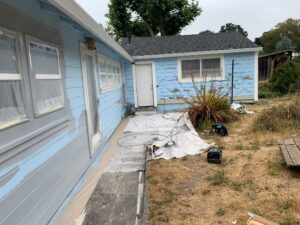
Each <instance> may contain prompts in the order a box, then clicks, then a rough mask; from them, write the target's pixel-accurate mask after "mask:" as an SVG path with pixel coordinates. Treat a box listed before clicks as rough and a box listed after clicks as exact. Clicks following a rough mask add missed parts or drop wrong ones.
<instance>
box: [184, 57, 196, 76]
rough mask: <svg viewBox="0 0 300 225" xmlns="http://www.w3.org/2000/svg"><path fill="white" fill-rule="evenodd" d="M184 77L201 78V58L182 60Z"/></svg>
mask: <svg viewBox="0 0 300 225" xmlns="http://www.w3.org/2000/svg"><path fill="white" fill-rule="evenodd" d="M181 69H182V78H191V77H192V76H193V77H194V78H199V76H200V60H199V59H194V60H182V61H181Z"/></svg>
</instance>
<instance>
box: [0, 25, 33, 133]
mask: <svg viewBox="0 0 300 225" xmlns="http://www.w3.org/2000/svg"><path fill="white" fill-rule="evenodd" d="M19 63H20V62H19V56H18V41H17V36H16V35H15V34H13V33H10V32H7V31H4V30H1V29H0V130H1V129H4V128H7V127H9V126H12V125H15V124H17V123H20V122H22V121H24V120H26V119H27V114H26V110H25V104H24V102H25V100H24V94H23V83H22V75H21V73H20V67H19Z"/></svg>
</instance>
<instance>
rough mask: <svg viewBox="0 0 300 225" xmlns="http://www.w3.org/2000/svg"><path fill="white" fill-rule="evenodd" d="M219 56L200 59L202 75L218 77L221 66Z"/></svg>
mask: <svg viewBox="0 0 300 225" xmlns="http://www.w3.org/2000/svg"><path fill="white" fill-rule="evenodd" d="M220 64H221V63H220V58H217V59H202V72H201V75H202V76H203V77H220V76H221V66H220Z"/></svg>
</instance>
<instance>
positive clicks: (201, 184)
mask: <svg viewBox="0 0 300 225" xmlns="http://www.w3.org/2000/svg"><path fill="white" fill-rule="evenodd" d="M290 100H291V97H284V98H277V99H271V100H262V101H259V102H258V103H257V104H253V105H250V104H249V105H246V107H247V109H249V110H254V111H255V112H256V113H255V115H241V119H240V120H239V121H236V122H233V123H231V124H228V125H227V128H228V130H229V136H228V137H225V138H221V137H217V136H213V137H209V138H210V139H212V140H213V141H214V142H215V143H216V145H218V146H220V147H222V148H223V162H222V164H220V165H216V164H208V163H207V161H206V154H205V153H204V154H202V155H197V156H188V157H184V158H182V159H174V160H169V161H166V160H156V161H152V162H150V163H149V164H148V171H147V178H146V182H147V192H148V204H149V224H150V225H158V224H172V225H198V224H199V225H215V224H235V222H236V224H241V225H245V224H246V223H247V219H248V216H247V212H248V211H251V212H254V213H256V214H258V215H261V216H263V217H265V218H267V219H270V220H272V221H274V222H276V223H279V224H281V225H299V224H300V192H299V191H300V171H297V170H291V169H288V168H286V166H285V163H284V161H283V157H282V155H281V152H280V150H279V147H278V145H277V141H278V140H279V139H281V138H289V137H291V136H292V137H296V136H298V137H300V132H299V131H296V130H293V129H290V128H287V129H283V130H281V131H280V132H277V133H271V132H252V131H250V130H251V127H252V124H253V121H254V120H255V117H256V116H257V115H259V113H260V112H261V111H262V110H263V109H266V108H268V107H270V106H271V105H276V104H282V103H284V104H285V103H288V102H289V101H290ZM202 135H203V134H202ZM204 136H205V135H204ZM205 138H207V137H205Z"/></svg>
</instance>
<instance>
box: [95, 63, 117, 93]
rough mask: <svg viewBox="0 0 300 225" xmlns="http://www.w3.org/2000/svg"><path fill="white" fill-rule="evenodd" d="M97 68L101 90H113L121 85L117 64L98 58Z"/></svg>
mask: <svg viewBox="0 0 300 225" xmlns="http://www.w3.org/2000/svg"><path fill="white" fill-rule="evenodd" d="M99 67H100V81H101V89H102V90H107V89H111V88H115V87H118V86H120V85H121V83H122V82H121V70H120V66H119V65H118V64H117V63H115V62H113V61H110V60H108V59H103V58H99ZM104 68H105V69H104Z"/></svg>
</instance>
